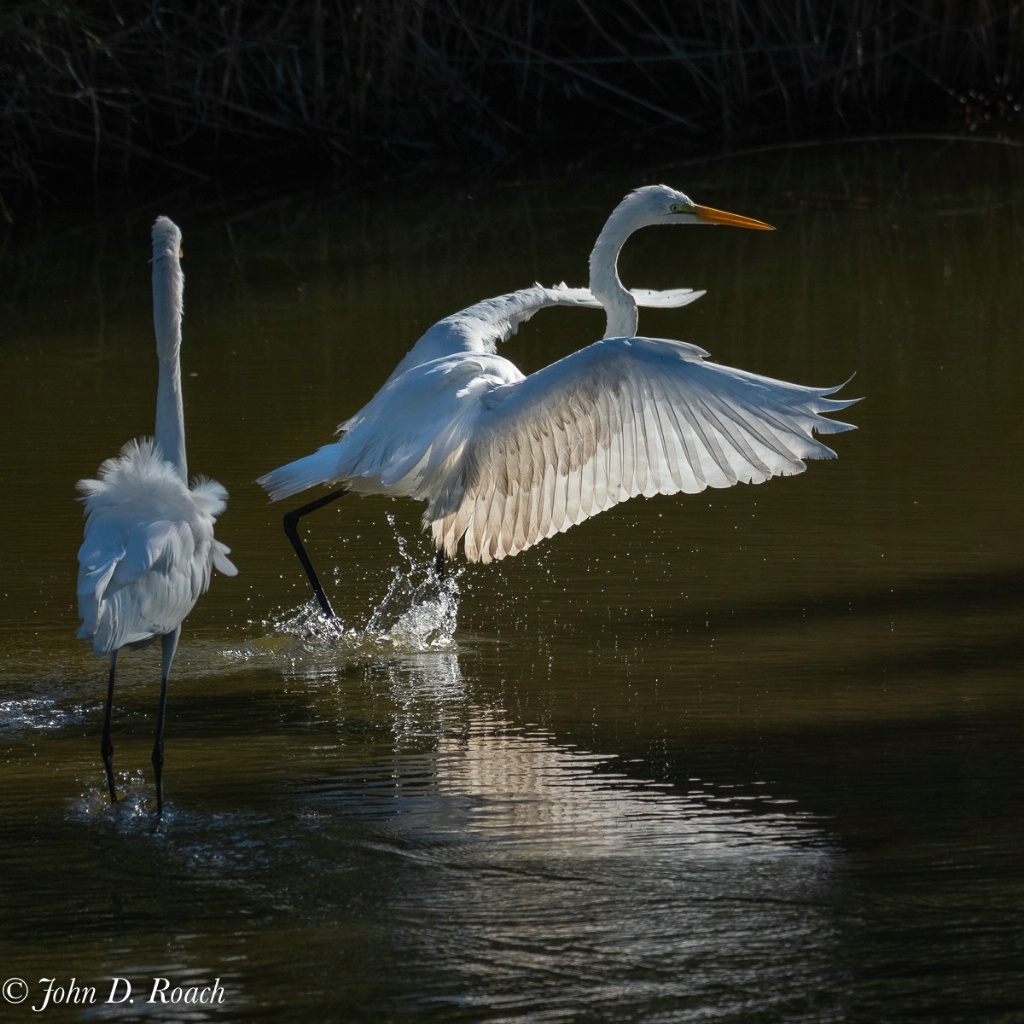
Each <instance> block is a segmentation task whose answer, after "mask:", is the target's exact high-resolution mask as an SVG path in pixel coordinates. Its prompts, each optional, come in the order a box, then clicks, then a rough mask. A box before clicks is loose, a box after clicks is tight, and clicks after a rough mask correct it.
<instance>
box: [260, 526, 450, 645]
mask: <svg viewBox="0 0 1024 1024" xmlns="http://www.w3.org/2000/svg"><path fill="white" fill-rule="evenodd" d="M387 519H388V523H389V524H390V526H391V529H392V531H393V532H394V535H395V540H396V543H397V545H398V553H399V555H400V556H401V559H400V561H399V563H398V564H397V565H395V566H393V568H392V575H391V579H390V581H389V582H388V585H387V590H386V592H385V594H384V596H383V598H381V600H380V601H379V602H377V603H376V604H375V606H374V607H373V608H372V610H371V612H370V616H369V618H368V619H367V621H366V624H365V626H362V627H358V626H353V625H350V624H346V623H345V622H344V621H342V620H341V619H340V618H337V619H332V618H328V617H327V616H325V615H324V614H323V612H322V611H321V610H320V607H319V606H318V605H317V603H316V601H314V600H310V601H307V602H306V603H305V604H303V605H302V606H301V607H299V608H298V609H295V610H293V611H292V612H290V613H287V614H286V615H285V616H284V617H282V618H281V619H278V620H277V621H272V622H270V623H268V625H269V626H270V627H271V629H272V632H273V634H274V635H275V636H278V637H284V638H286V641H287V643H286V646H285V648H284V652H283V653H285V654H287V655H289V656H291V657H293V658H299V659H302V660H305V658H306V657H308V656H313V657H316V656H317V655H323V654H331V653H338V652H339V651H343V652H345V653H346V654H353V653H365V654H382V653H399V654H415V653H422V652H427V651H450V650H453V649H454V647H455V628H456V625H457V618H458V610H459V579H460V577H461V576H462V574H463V572H464V571H465V570H464V569H463V568H462V567H460V566H454V565H452V566H449V567H446V572H445V574H444V576H443V577H438V574H437V573H436V571H435V570H434V565H433V561H432V560H430V561H423V560H421V559H418V558H417V557H416V556H415V554H413V553H412V552H410V550H409V544H408V542H407V540H406V539H405V537H403V536H402V534H401V533H400V532H399V531H398V529H397V527H396V524H395V517H394V516H393V515H391V514H390V513H389V514H388V516H387Z"/></svg>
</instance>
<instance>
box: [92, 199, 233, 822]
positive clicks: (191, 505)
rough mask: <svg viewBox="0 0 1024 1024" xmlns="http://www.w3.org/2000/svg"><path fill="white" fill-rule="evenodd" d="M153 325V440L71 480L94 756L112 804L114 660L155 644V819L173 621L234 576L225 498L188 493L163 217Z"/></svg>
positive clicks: (174, 289)
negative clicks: (100, 698)
mask: <svg viewBox="0 0 1024 1024" xmlns="http://www.w3.org/2000/svg"><path fill="white" fill-rule="evenodd" d="M152 235H153V325H154V328H155V332H156V347H157V357H158V362H159V375H158V378H157V398H156V429H155V432H154V435H153V437H152V438H148V437H147V438H141V439H135V440H132V441H129V442H128V443H127V444H126V445H125V446H124V447H123V448H122V449H121V453H120V455H118V456H117V457H116V458H112V459H107V461H106V462H104V463H103V464H102V465H101V466H100V469H99V479H97V480H80V481H79V482H78V489H79V490H80V491H81V492H82V498H81V500H82V502H83V503H84V504H85V515H86V522H85V539H84V541H83V543H82V546H81V548H80V549H79V552H78V560H79V572H78V611H79V615H80V616H81V618H82V625H81V627H80V628H79V630H78V636H79V637H81V638H82V639H85V640H89V641H91V642H92V645H93V650H94V652H95V653H96V654H97V655H106V656H107V657H108V658H109V663H110V669H109V675H108V679H107V702H106V713H105V716H104V720H103V739H102V744H101V752H102V755H103V767H104V770H105V772H106V778H107V785H108V787H109V789H110V799H111V802H112V803H116V801H117V793H116V790H115V787H114V767H113V751H114V748H113V744H112V742H111V738H110V724H111V723H110V719H111V713H112V709H113V701H114V677H115V672H116V668H117V656H118V653H119V652H120V651H121V650H123V649H124V648H138V647H145V646H147V645H149V644H151V643H153V642H154V641H155V640H157V639H159V640H160V642H161V647H162V666H161V672H160V704H159V709H158V713H157V728H156V742H155V744H154V746H153V756H152V761H153V769H154V771H155V774H156V799H157V813H158V814H159V813H160V812H161V811H162V810H163V760H164V757H163V743H164V719H165V715H166V708H167V678H168V675H169V673H170V670H171V662H172V661H173V660H174V654H175V651H176V650H177V646H178V639H179V637H180V636H181V623H182V621H183V620H184V618H185V617H186V616H187V615H188V614H189V612H190V611H192V609H193V607H194V606H195V604H196V601H197V600H198V599H199V596H200V595H201V594H202V593H203V592H204V591H205V590H206V589H207V587H208V586H209V585H210V576H211V573H212V569H213V568H214V567H216V568H217V569H218V570H219V571H220V572H222V573H224V574H225V575H227V576H234V575H235V574H236V573H237V572H238V570H237V569H236V568H235V566H234V565H233V564H232V563H231V561H230V560H229V559H228V557H227V556H228V553H229V549H228V548H227V547H225V546H224V545H223V544H222V543H221V542H220V541H218V540H216V539H215V538H214V536H213V527H214V521H215V520H216V518H217V516H218V515H220V513H221V512H223V511H224V509H225V507H226V503H227V491H226V490H225V489H224V488H223V487H222V486H221V485H220V484H218V483H216V482H214V481H213V480H208V479H205V478H202V477H200V478H199V479H197V480H196V481H195V483H194V484H193V485H192V487H191V488H189V486H188V468H187V463H186V459H185V417H184V409H183V405H182V394H181V366H180V358H179V353H180V349H181V319H182V312H183V288H184V275H183V274H182V272H181V263H180V250H181V232H180V231H179V230H178V227H177V225H175V224H174V223H173V222H172V221H170V220H168V218H166V217H160V218H158V219H157V221H156V223H155V224H154V225H153V231H152Z"/></svg>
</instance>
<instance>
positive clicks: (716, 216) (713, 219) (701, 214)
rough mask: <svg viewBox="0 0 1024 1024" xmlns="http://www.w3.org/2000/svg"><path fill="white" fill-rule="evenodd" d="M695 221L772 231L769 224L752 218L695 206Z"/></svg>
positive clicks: (709, 207)
mask: <svg viewBox="0 0 1024 1024" xmlns="http://www.w3.org/2000/svg"><path fill="white" fill-rule="evenodd" d="M692 212H693V213H694V214H696V217H697V220H699V221H701V222H702V223H704V224H726V225H727V226H729V227H731V228H752V229H753V230H754V231H774V230H775V228H773V227H772V226H771V224H765V222H764V221H763V220H754V219H753V218H752V217H741V216H740V215H739V214H738V213H726V212H725V211H724V210H716V209H714V207H711V206H695V207H694V208H693V210H692Z"/></svg>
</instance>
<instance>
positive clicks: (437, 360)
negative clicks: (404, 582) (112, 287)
mask: <svg viewBox="0 0 1024 1024" xmlns="http://www.w3.org/2000/svg"><path fill="white" fill-rule="evenodd" d="M653 224H725V225H730V226H733V227H745V228H753V229H758V230H772V228H771V227H770V226H769V225H767V224H764V223H762V222H761V221H756V220H752V219H750V218H747V217H741V216H739V215H737V214H731V213H724V212H722V211H720V210H714V209H711V208H709V207H706V206H699V205H697V204H696V203H694V202H693V201H692V200H691V199H690V198H688V197H687V196H685V195H683V194H682V193H681V192H677V191H676V190H674V189H671V188H668V187H667V186H665V185H654V186H647V187H644V188H640V189H637V190H636V191H635V192H632V193H630V194H629V195H627V196H626V198H625V199H623V201H622V202H621V203H619V205H618V206H617V207H616V208H615V210H614V211H613V212H612V214H611V216H610V217H609V218H608V221H607V223H606V224H605V226H604V228H603V229H602V230H601V233H600V235H599V236H598V239H597V242H596V243H595V245H594V248H593V251H592V252H591V256H590V292H591V293H592V296H593V298H594V299H596V300H597V301H598V302H599V303H600V304H601V305H603V306H604V308H605V310H606V311H607V317H608V323H607V329H606V331H605V335H604V338H603V339H602V340H601V341H598V342H595V343H594V344H592V345H589V346H587V347H586V348H583V349H580V350H579V351H577V352H574V353H572V354H571V355H569V356H566V357H565V358H563V359H560V360H558V361H557V362H555V363H552V364H551V365H549V366H546V367H544V368H543V369H541V370H538V371H537V372H535V373H532V374H530V375H529V376H524V375H523V374H522V373H521V372H520V371H519V369H518V368H517V367H516V366H515V365H514V364H513V363H512V362H511V361H510V360H508V359H505V358H504V357H503V356H499V355H497V353H496V343H497V342H498V341H504V340H506V339H507V338H509V337H510V336H511V335H512V334H513V333H514V331H515V329H516V327H517V326H518V324H519V323H520V322H522V321H523V320H525V319H526V318H528V317H529V316H531V315H532V314H533V313H534V312H536V311H537V310H538V309H540V308H541V307H543V306H545V305H552V304H555V303H557V302H559V299H557V298H556V297H554V296H555V294H556V293H557V290H552V289H542V288H539V286H538V287H537V288H533V289H526V290H524V291H521V292H514V293H512V294H511V295H504V296H499V297H497V298H494V299H487V300H485V301H484V302H481V303H478V304H476V305H474V306H470V307H469V308H467V309H464V310H462V311H461V312H459V313H456V314H454V315H452V316H449V317H446V318H445V319H444V320H441V321H440V322H439V323H437V324H435V325H434V326H433V327H432V328H431V329H430V330H429V331H427V333H426V334H424V335H423V337H422V338H420V339H419V341H418V342H417V343H416V344H415V345H414V346H413V348H412V350H411V351H410V352H409V353H408V354H407V355H406V356H405V358H404V359H402V361H401V362H400V363H399V364H398V366H397V368H396V369H395V371H394V372H393V373H392V374H391V376H390V377H389V378H388V379H387V381H386V382H385V383H384V385H383V387H382V388H381V389H380V390H379V391H378V392H377V394H376V395H374V396H373V398H372V399H370V401H369V402H368V403H367V404H366V405H365V406H364V407H363V408H362V409H361V410H360V411H359V412H357V413H356V414H355V415H354V416H352V417H351V418H350V419H348V420H346V421H345V422H344V423H342V424H341V425H340V426H339V427H338V433H339V435H340V437H339V439H338V440H337V441H335V442H333V443H331V444H327V445H324V446H323V447H321V448H320V449H319V450H318V451H316V452H314V453H313V454H312V455H307V456H306V457H304V458H301V459H297V460H296V461H294V462H290V463H288V464H287V465H285V466H282V467H280V468H279V469H275V470H273V471H272V472H270V473H267V474H266V475H264V476H262V477H260V478H259V480H258V483H259V484H260V485H261V486H262V487H264V488H265V489H266V491H267V492H268V493H269V495H270V497H271V500H274V501H276V500H278V499H280V498H285V497H288V496H290V495H292V494H297V493H298V492H300V491H303V490H305V489H306V488H308V487H312V486H314V485H315V484H333V483H339V482H340V483H341V484H342V485H343V486H342V487H341V489H340V490H337V491H334V492H332V493H331V494H328V495H326V496H325V497H323V498H320V499H319V500H317V501H314V502H311V503H310V504H309V505H306V506H303V507H302V508H301V509H297V510H296V511H295V512H293V513H289V514H288V515H286V516H285V529H286V532H288V533H289V536H290V538H291V539H292V543H293V544H294V545H295V549H296V552H297V553H298V555H299V558H300V559H301V560H302V562H303V566H304V567H305V569H306V572H307V574H308V576H309V578H310V582H311V583H312V585H313V589H314V592H315V593H316V596H317V599H318V600H319V602H320V604H321V607H322V608H323V609H324V611H325V612H326V613H328V614H332V612H331V608H330V604H329V602H328V601H327V599H326V596H325V595H324V593H323V588H322V587H321V586H320V583H319V581H318V579H317V577H316V574H315V572H314V571H313V568H312V565H311V564H310V563H309V559H308V557H307V556H306V554H305V551H304V550H303V548H302V545H301V541H300V540H299V538H298V532H297V528H296V527H297V521H298V517H299V516H301V515H304V514H305V513H306V512H309V511H312V510H313V509H314V508H319V507H321V506H322V505H324V504H326V503H327V502H329V501H332V500H334V499H335V498H337V497H340V496H341V495H343V494H346V493H348V492H350V491H354V492H356V493H361V494H390V495H396V496H397V495H404V496H407V497H411V498H417V499H420V500H424V501H426V502H427V508H426V511H425V512H424V515H423V525H424V528H425V529H429V530H430V532H431V535H432V537H433V541H434V545H435V547H436V548H437V551H438V557H439V559H443V558H444V557H445V556H448V557H451V556H453V555H454V554H455V551H456V549H457V547H458V544H459V541H460V540H461V541H462V542H463V549H464V551H465V555H466V558H467V559H468V560H469V561H474V562H475V561H480V562H489V561H491V560H492V559H498V558H504V557H505V556H506V555H514V554H517V553H518V552H520V551H523V550H525V549H526V548H528V547H530V546H531V545H533V544H536V543H537V542H538V541H540V540H543V539H544V538H545V537H550V536H552V535H554V534H556V533H560V532H563V531H565V530H567V529H568V528H569V527H570V526H573V525H575V524H576V523H579V522H582V521H583V520H584V519H587V518H588V517H590V516H593V515H596V514H597V513H598V512H601V511H603V510H604V509H607V508H610V507H611V506H612V505H615V504H617V503H618V502H620V501H624V500H626V499H627V498H631V497H634V496H636V495H638V494H643V495H645V496H651V495H654V494H674V493H676V492H678V491H685V492H688V493H696V492H698V491H702V490H703V489H704V488H705V487H729V486H732V485H733V484H736V483H739V482H744V483H761V482H762V481H765V480H768V479H770V478H771V477H772V476H776V475H780V474H782V475H786V474H793V473H800V472H802V471H803V470H804V469H805V468H806V465H805V463H804V461H803V460H804V459H807V458H818V459H821V458H834V457H835V453H834V452H833V451H832V450H831V449H830V448H828V447H826V446H825V445H824V444H822V443H821V442H820V441H818V440H817V439H816V438H815V437H814V433H821V434H826V433H838V432H840V431H844V430H850V429H852V425H851V424H847V423H841V422H839V421H836V420H830V419H827V418H826V417H825V416H823V415H821V414H822V413H828V412H835V411H838V410H840V409H844V408H846V407H847V406H849V405H851V404H852V403H853V401H854V400H847V401H844V400H839V399H832V398H829V397H828V396H829V395H832V394H834V393H835V392H836V391H838V390H839V387H834V388H810V387H803V386H801V385H797V384H790V383H787V382H785V381H780V380H773V379H772V378H769V377H763V376H760V375H759V374H754V373H748V372H746V371H744V370H737V369H732V368H731V367H727V366H721V365H718V364H715V363H710V362H705V361H704V360H705V359H706V358H707V356H708V353H707V352H705V351H704V350H703V349H701V348H699V347H697V346H696V345H690V344H687V343H685V342H681V341H672V340H669V339H663V338H641V337H636V336H635V334H636V329H637V300H636V298H635V297H634V296H633V295H631V294H630V292H629V291H628V290H627V289H626V288H625V287H624V286H623V284H622V282H621V280H620V279H619V275H618V269H617V262H618V255H619V252H620V251H621V249H622V246H623V244H624V243H625V241H626V239H627V238H628V237H629V235H631V234H632V233H633V232H634V231H636V230H637V229H638V228H641V227H645V226H648V225H653ZM566 292H567V293H570V294H571V290H566ZM575 294H577V295H578V296H579V295H583V296H587V297H588V298H589V293H586V292H578V293H575ZM840 387H841V385H840Z"/></svg>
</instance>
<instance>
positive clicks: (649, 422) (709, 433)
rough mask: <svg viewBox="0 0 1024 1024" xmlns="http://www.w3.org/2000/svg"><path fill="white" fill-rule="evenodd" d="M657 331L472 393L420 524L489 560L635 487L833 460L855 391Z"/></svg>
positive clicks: (437, 538) (760, 474)
mask: <svg viewBox="0 0 1024 1024" xmlns="http://www.w3.org/2000/svg"><path fill="white" fill-rule="evenodd" d="M706 356H707V353H706V352H704V351H703V350H702V349H700V348H698V347H696V346H694V345H688V344H685V343H683V342H678V341H670V340H665V339H658V338H612V339H607V340H604V341H599V342H596V343H595V344H593V345H590V346H588V347H587V348H585V349H581V350H580V351H578V352H575V353H573V354H572V355H569V356H567V357H566V358H564V359H561V360H559V361H558V362H556V363H552V364H551V365H550V366H547V367H545V368H544V369H542V370H539V371H538V372H537V373H534V374H531V375H530V376H529V377H526V378H524V379H523V380H521V381H517V382H513V383H509V384H505V385H502V386H501V387H498V388H495V389H494V390H493V391H491V392H489V394H487V395H486V396H485V397H483V398H482V399H481V402H480V405H479V409H478V411H477V413H476V414H475V418H474V422H473V423H472V424H471V425H470V428H469V429H467V431H466V434H465V444H464V445H462V446H461V447H460V448H459V449H458V451H457V452H456V453H453V459H452V461H451V464H450V465H449V466H448V467H447V473H446V475H445V479H444V481H443V486H442V487H441V488H440V490H439V492H438V494H437V495H436V497H435V499H434V500H433V501H431V503H430V504H429V506H428V508H427V510H426V513H425V516H424V523H425V525H428V526H429V528H430V530H431V533H432V535H433V538H434V542H435V544H436V545H437V546H438V547H439V548H443V549H444V550H445V552H446V553H447V554H448V555H453V554H454V552H455V549H456V547H457V545H458V542H459V540H460V539H463V541H464V548H465V553H466V557H467V559H469V560H470V561H482V562H489V561H491V560H492V559H498V558H504V557H505V556H506V555H513V554H516V553H517V552H519V551H522V550H524V549H525V548H528V547H530V546H531V545H533V544H536V543H537V542H538V541H540V540H543V539H544V538H545V537H550V536H553V535H554V534H556V533H560V532H563V531H565V530H567V529H568V528H569V527H570V526H573V525H575V524H576V523H579V522H582V521H583V520H584V519H587V518H588V517H590V516H593V515H596V514H597V513H598V512H601V511H603V510H604V509H607V508H610V507H611V506H612V505H615V504H617V503H618V502H620V501H625V500H626V499H627V498H631V497H634V496H636V495H638V494H643V495H647V496H650V495H654V494H674V493H676V492H678V491H685V492H687V493H695V492H698V491H702V490H703V489H704V488H705V487H729V486H732V485H733V484H736V483H741V482H742V483H761V482H763V481H765V480H768V479H770V478H771V477H773V476H778V475H786V474H794V473H800V472H802V471H803V470H804V469H805V468H806V466H805V463H804V461H803V460H804V459H808V458H813V459H825V458H834V456H835V453H834V452H833V451H832V450H831V449H830V448H828V447H826V446H825V445H824V444H822V443H821V442H820V441H819V440H817V439H816V438H815V437H814V434H815V433H818V434H831V433H838V432H840V431H844V430H850V429H852V426H851V425H850V424H847V423H841V422H839V421H836V420H831V419H828V418H826V417H825V416H824V415H822V414H823V413H829V412H836V411H838V410H840V409H843V408H846V407H847V406H849V405H851V404H852V403H853V401H856V399H853V400H838V399H832V398H830V397H828V396H830V395H832V394H834V393H835V392H836V391H838V390H839V389H838V388H810V387H802V386H800V385H797V384H790V383H787V382H785V381H780V380H774V379H772V378H769V377H762V376H760V375H758V374H755V373H749V372H746V371H744V370H737V369H733V368H731V367H728V366H721V365H718V364H715V363H710V362H706V361H705V357H706Z"/></svg>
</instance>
